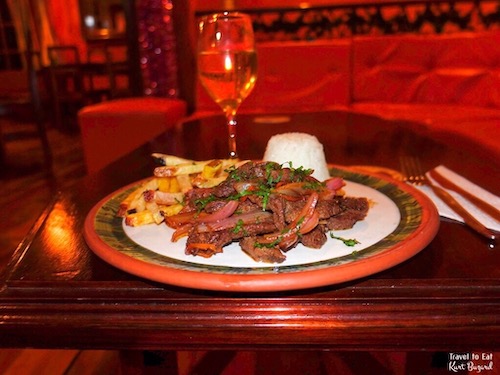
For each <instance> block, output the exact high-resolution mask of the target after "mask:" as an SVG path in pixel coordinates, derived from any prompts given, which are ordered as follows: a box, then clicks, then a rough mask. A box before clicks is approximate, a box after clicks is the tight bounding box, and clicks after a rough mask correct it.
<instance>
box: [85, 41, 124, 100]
mask: <svg viewBox="0 0 500 375" xmlns="http://www.w3.org/2000/svg"><path fill="white" fill-rule="evenodd" d="M129 65H130V64H129V61H128V57H127V46H125V45H122V44H108V43H102V44H99V45H95V46H89V49H88V51H87V65H86V66H87V68H88V69H87V74H88V77H89V84H90V88H89V92H90V93H91V94H92V95H94V96H101V97H102V98H104V99H116V98H124V97H129V96H132V92H131V88H130V66H129Z"/></svg>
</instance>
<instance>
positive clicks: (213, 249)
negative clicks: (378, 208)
mask: <svg viewBox="0 0 500 375" xmlns="http://www.w3.org/2000/svg"><path fill="white" fill-rule="evenodd" d="M311 173H312V171H310V170H304V169H302V168H299V169H293V168H285V167H282V166H281V165H279V164H277V163H269V162H260V163H257V162H247V163H245V164H243V165H242V166H240V167H239V168H238V169H234V170H230V171H229V177H228V178H227V179H226V181H224V182H222V183H221V184H219V185H218V186H216V187H213V188H203V189H201V188H194V189H192V190H191V191H189V192H188V193H187V194H186V197H185V202H184V204H185V207H184V209H183V210H182V212H181V214H180V215H179V217H178V220H180V221H181V222H180V223H178V226H177V228H179V231H183V230H185V228H188V238H187V245H186V254H191V255H198V256H204V257H210V256H213V255H215V254H217V253H220V252H222V251H223V247H224V246H226V245H228V244H230V243H232V242H235V241H239V244H240V246H241V248H242V249H243V251H244V252H245V253H246V254H248V255H249V256H250V257H252V258H253V259H254V260H256V261H258V262H266V263H281V262H283V261H284V260H285V254H284V252H286V251H288V250H289V249H291V248H293V247H295V246H296V245H297V244H298V243H302V244H303V245H304V246H306V247H309V248H314V249H319V248H321V247H322V246H323V245H324V244H325V242H326V241H327V232H328V231H331V230H340V229H348V228H352V226H353V225H354V224H355V223H356V222H357V221H359V220H363V219H364V218H365V217H366V215H367V212H368V208H369V204H368V200H367V199H366V198H353V197H346V196H343V195H337V194H336V191H334V190H332V189H333V188H329V187H328V186H329V184H327V183H321V182H319V181H317V180H315V179H314V178H313V177H311V176H310V174H311ZM297 184H298V185H297ZM283 186H284V188H281V187H283ZM330 186H331V185H330ZM294 189H295V190H294ZM229 206H231V208H235V206H236V209H235V210H234V212H233V213H232V214H231V213H228V212H227V211H228V210H227V207H229ZM224 208H225V210H221V209H224ZM263 211H267V212H268V213H267V214H265V215H262V214H261V213H262V212H263ZM231 212H232V211H231ZM271 213H272V215H271ZM186 214H187V216H185V215H186ZM183 215H184V216H183ZM203 215H205V216H203ZM227 215H229V216H227ZM301 215H303V216H301ZM218 216H220V217H218ZM214 217H215V218H216V219H215V218H214ZM241 218H245V220H242V219H241ZM182 220H186V221H185V222H182ZM203 220H206V221H203ZM174 221H175V220H174ZM167 222H171V221H170V220H168V221H167ZM185 233H186V232H182V233H181V235H184V234H185Z"/></svg>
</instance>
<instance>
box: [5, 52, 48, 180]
mask: <svg viewBox="0 0 500 375" xmlns="http://www.w3.org/2000/svg"><path fill="white" fill-rule="evenodd" d="M39 58H40V55H39V53H35V52H33V51H28V52H26V53H25V59H24V68H23V69H18V70H3V71H0V82H2V87H4V89H3V90H2V91H1V92H0V116H2V118H3V117H5V118H7V117H13V118H14V117H16V116H17V118H20V117H22V118H23V119H25V118H27V116H26V115H28V120H29V122H27V123H30V124H31V123H33V124H34V125H35V129H34V130H33V131H28V132H27V131H26V130H24V131H15V132H12V133H10V134H8V135H7V134H3V132H2V131H1V124H0V165H1V166H2V168H1V169H2V171H3V172H7V171H8V169H9V166H8V165H7V164H6V163H7V161H6V159H7V156H8V155H7V154H6V144H7V142H14V141H17V140H22V139H25V138H33V137H36V138H38V139H39V140H40V143H41V146H42V151H43V166H44V169H45V171H46V173H47V175H50V176H51V175H52V151H51V148H50V144H49V140H48V137H47V129H46V124H45V115H44V111H43V105H42V95H41V86H42V85H41V83H40V79H39V78H40V75H41V73H40V67H41V65H40V60H39ZM15 172H16V173H17V172H19V171H15Z"/></svg>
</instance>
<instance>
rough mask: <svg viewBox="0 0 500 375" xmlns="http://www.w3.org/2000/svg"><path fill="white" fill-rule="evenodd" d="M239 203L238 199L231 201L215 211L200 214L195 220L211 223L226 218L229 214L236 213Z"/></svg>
mask: <svg viewBox="0 0 500 375" xmlns="http://www.w3.org/2000/svg"><path fill="white" fill-rule="evenodd" d="M238 205H239V202H238V201H229V202H227V203H226V204H225V205H224V206H223V207H222V208H220V209H219V210H217V211H215V212H214V213H211V214H208V215H203V216H201V215H200V216H198V217H196V218H195V219H194V221H195V222H197V223H211V222H214V221H219V220H222V219H226V218H228V217H229V216H231V215H232V214H233V213H234V211H236V209H237V208H238Z"/></svg>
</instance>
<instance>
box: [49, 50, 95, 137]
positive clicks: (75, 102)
mask: <svg viewBox="0 0 500 375" xmlns="http://www.w3.org/2000/svg"><path fill="white" fill-rule="evenodd" d="M47 52H48V56H49V60H50V65H49V67H48V76H49V80H50V92H51V99H52V108H53V115H54V124H55V126H56V127H57V128H58V129H61V130H64V129H66V130H68V129H67V128H68V127H69V129H73V130H75V129H77V126H76V114H77V112H78V110H79V109H80V108H81V107H83V106H85V105H86V104H88V103H89V102H90V99H89V97H88V95H87V90H86V88H85V84H84V71H83V69H82V64H81V60H80V55H79V52H78V49H77V47H76V46H72V45H59V46H50V47H48V49H47ZM66 122H68V124H66Z"/></svg>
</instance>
